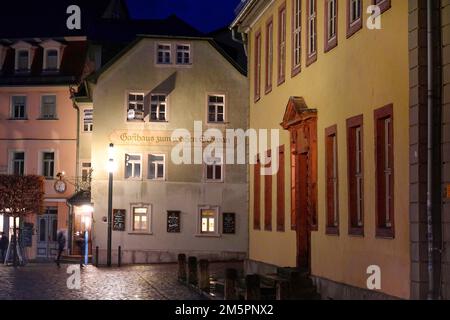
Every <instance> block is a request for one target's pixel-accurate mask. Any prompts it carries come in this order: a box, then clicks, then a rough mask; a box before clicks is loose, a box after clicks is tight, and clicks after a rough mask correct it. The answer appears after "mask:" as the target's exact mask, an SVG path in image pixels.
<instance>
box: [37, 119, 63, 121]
mask: <svg viewBox="0 0 450 320" xmlns="http://www.w3.org/2000/svg"><path fill="white" fill-rule="evenodd" d="M36 120H38V121H58V120H59V118H37V119H36Z"/></svg>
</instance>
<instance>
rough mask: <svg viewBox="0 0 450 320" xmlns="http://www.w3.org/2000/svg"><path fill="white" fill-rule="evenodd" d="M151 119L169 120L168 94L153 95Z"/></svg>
mask: <svg viewBox="0 0 450 320" xmlns="http://www.w3.org/2000/svg"><path fill="white" fill-rule="evenodd" d="M151 100H152V101H151V113H150V121H166V120H167V96H166V95H157V94H155V95H152V99H151Z"/></svg>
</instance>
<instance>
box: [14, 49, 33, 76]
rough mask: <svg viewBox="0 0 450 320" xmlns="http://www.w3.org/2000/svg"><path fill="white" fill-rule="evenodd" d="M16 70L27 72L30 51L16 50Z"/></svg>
mask: <svg viewBox="0 0 450 320" xmlns="http://www.w3.org/2000/svg"><path fill="white" fill-rule="evenodd" d="M16 70H17V71H20V72H27V71H29V70H30V51H29V50H18V51H17V62H16Z"/></svg>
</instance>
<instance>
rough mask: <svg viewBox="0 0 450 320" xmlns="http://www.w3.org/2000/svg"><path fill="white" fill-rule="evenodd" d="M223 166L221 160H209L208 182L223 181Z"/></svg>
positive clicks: (207, 168) (207, 169) (207, 166)
mask: <svg viewBox="0 0 450 320" xmlns="http://www.w3.org/2000/svg"><path fill="white" fill-rule="evenodd" d="M222 179H223V164H222V159H221V158H209V159H208V161H207V164H206V180H208V181H222Z"/></svg>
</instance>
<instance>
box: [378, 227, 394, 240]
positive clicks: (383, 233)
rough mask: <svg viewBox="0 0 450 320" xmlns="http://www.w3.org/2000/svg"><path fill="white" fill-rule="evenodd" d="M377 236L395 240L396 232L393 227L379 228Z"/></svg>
mask: <svg viewBox="0 0 450 320" xmlns="http://www.w3.org/2000/svg"><path fill="white" fill-rule="evenodd" d="M376 238H378V239H385V240H394V239H395V233H394V230H393V229H383V228H377V231H376Z"/></svg>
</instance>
